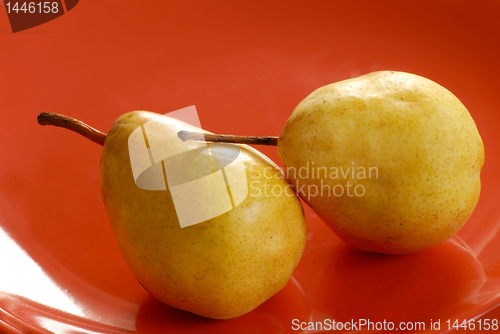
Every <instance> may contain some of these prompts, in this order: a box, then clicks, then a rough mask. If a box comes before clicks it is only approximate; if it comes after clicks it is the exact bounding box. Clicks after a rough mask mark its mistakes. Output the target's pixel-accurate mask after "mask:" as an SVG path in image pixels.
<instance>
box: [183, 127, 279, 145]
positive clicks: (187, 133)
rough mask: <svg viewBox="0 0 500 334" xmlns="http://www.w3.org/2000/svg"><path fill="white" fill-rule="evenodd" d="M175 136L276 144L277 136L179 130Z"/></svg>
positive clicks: (190, 138)
mask: <svg viewBox="0 0 500 334" xmlns="http://www.w3.org/2000/svg"><path fill="white" fill-rule="evenodd" d="M177 136H178V137H179V138H180V139H181V140H182V141H186V140H196V141H203V140H206V141H212V142H218V143H235V144H247V145H269V146H276V145H278V137H248V136H233V135H215V134H210V133H201V132H192V131H184V130H181V131H179V132H178V133H177Z"/></svg>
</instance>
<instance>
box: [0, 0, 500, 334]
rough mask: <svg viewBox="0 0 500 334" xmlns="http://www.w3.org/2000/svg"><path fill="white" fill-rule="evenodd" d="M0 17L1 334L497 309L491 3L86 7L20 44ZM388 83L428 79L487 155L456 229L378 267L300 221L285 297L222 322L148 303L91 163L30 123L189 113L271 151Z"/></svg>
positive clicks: (251, 327)
mask: <svg viewBox="0 0 500 334" xmlns="http://www.w3.org/2000/svg"><path fill="white" fill-rule="evenodd" d="M0 8H1V9H0V42H1V43H0V44H1V49H2V52H1V53H0V110H1V111H2V113H1V121H0V124H1V131H0V143H1V145H0V153H1V159H2V160H1V163H0V329H1V330H2V331H4V332H8V333H23V332H29V333H47V332H55V333H95V332H98V333H159V332H182V333H197V332H203V333H235V332H238V333H286V332H305V330H303V329H298V330H297V331H294V330H293V329H294V328H295V329H297V327H301V325H302V328H305V327H304V326H305V325H303V324H301V323H302V322H308V321H314V322H316V321H318V322H321V321H324V320H327V321H326V322H325V323H330V320H335V321H338V322H351V323H352V322H356V321H357V322H358V326H359V321H360V319H365V320H367V321H368V320H369V321H371V322H373V323H374V324H376V323H377V322H381V323H382V322H383V321H384V320H385V321H386V322H394V323H395V325H396V326H399V324H400V322H405V323H406V322H409V323H410V324H412V325H411V326H417V325H415V322H420V321H423V322H425V324H426V327H425V331H428V332H432V333H438V332H444V331H446V330H447V327H448V322H447V321H448V320H450V322H449V324H451V325H453V324H454V322H455V320H456V319H459V320H460V323H461V321H462V320H463V319H467V320H469V319H474V318H476V317H478V316H480V315H481V314H483V313H484V312H486V311H488V310H490V309H492V308H494V307H495V306H496V305H499V304H500V232H499V229H500V206H499V205H498V203H499V198H500V187H499V186H498V185H499V184H500V179H499V175H500V174H499V173H498V170H499V167H500V160H499V159H500V158H499V157H500V146H499V145H498V144H499V143H500V131H499V129H500V113H499V111H500V100H499V99H498V94H499V93H498V92H499V84H498V79H499V77H500V62H499V59H500V39H499V36H500V20H499V19H498V18H499V17H500V2H499V1H493V0H492V1H474V2H473V1H456V0H453V1H451V0H450V1H439V2H437V1H405V2H401V1H290V0H289V1H286V2H269V1H251V2H250V1H248V2H244V3H242V2H238V1H231V2H229V1H227V2H225V1H206V2H204V1H199V2H196V3H193V2H191V1H190V2H180V1H178V2H173V1H82V2H80V3H79V4H78V5H77V6H76V7H75V8H74V9H73V10H71V12H69V13H67V14H66V15H64V16H61V17H59V18H57V19H55V20H53V21H50V22H48V23H45V24H43V25H40V26H38V27H35V28H32V29H29V30H26V31H24V32H18V33H12V32H11V30H10V26H9V23H8V20H7V16H6V13H5V12H4V11H5V10H4V9H3V7H0ZM386 69H391V70H400V71H406V72H412V73H416V74H419V75H423V76H425V77H428V78H430V79H432V80H434V81H436V82H438V83H440V84H442V85H443V86H445V87H447V88H448V89H450V90H451V91H452V92H454V93H455V94H456V95H457V96H458V97H459V98H460V99H461V100H462V101H463V102H464V104H465V105H466V106H467V107H468V109H469V110H470V112H471V114H472V116H473V118H474V120H475V121H476V123H477V125H478V128H479V131H480V133H481V135H482V137H483V140H484V144H485V147H486V163H485V166H484V169H483V172H482V180H483V182H482V185H483V189H482V193H481V199H480V201H479V204H478V206H477V209H476V210H475V212H474V214H473V215H472V217H471V219H470V221H469V222H468V223H467V224H466V226H465V227H464V228H463V229H462V230H461V231H460V232H459V233H458V235H457V236H456V237H454V238H452V239H451V240H449V241H447V242H445V243H443V244H441V245H439V246H436V247H434V248H431V249H429V250H426V251H423V252H420V253H417V254H411V255H404V256H386V255H379V254H371V253H366V252H361V251H357V250H354V249H352V248H350V247H348V246H346V245H345V244H344V243H343V242H341V241H340V240H339V239H338V238H337V237H335V235H334V234H333V233H332V232H331V231H330V230H329V229H328V228H327V227H326V226H325V224H324V223H323V222H322V221H321V220H320V219H319V218H318V217H317V216H316V215H315V214H314V213H313V212H312V211H311V210H310V209H309V208H307V206H306V208H305V211H306V215H307V223H308V241H307V246H306V250H305V253H304V256H303V258H302V260H301V262H300V264H299V266H298V267H297V269H296V270H295V272H294V275H293V277H292V279H291V280H290V282H289V283H288V285H287V286H286V287H285V288H284V289H283V290H282V291H281V292H280V293H278V294H277V295H276V296H274V297H272V298H271V299H270V300H268V301H267V302H265V303H264V304H263V305H261V306H260V307H258V308H257V309H256V310H254V311H252V312H250V313H248V314H246V315H244V316H241V317H239V318H236V319H232V320H227V321H216V320H210V319H205V318H202V317H199V316H196V315H192V314H190V313H187V312H184V311H179V310H176V309H173V308H171V307H169V306H165V305H162V304H160V303H159V302H157V301H155V300H154V299H153V298H151V297H150V296H149V295H148V293H147V292H146V291H145V290H144V289H143V288H142V287H141V286H140V285H139V284H138V283H137V282H136V280H135V279H134V277H133V276H132V274H131V273H130V271H129V270H128V268H127V267H126V265H125V263H124V261H123V260H122V258H121V256H120V254H119V252H118V248H117V245H116V243H115V240H114V237H113V234H112V231H111V228H110V226H109V223H108V220H107V217H106V214H105V211H104V208H103V204H102V201H101V196H100V190H99V175H98V166H99V157H100V153H101V147H99V146H98V145H96V144H94V143H92V142H90V141H88V140H86V139H84V138H82V137H80V136H78V135H75V134H74V133H70V132H68V131H66V130H61V129H55V128H48V127H41V126H39V125H37V123H36V115H37V114H38V113H39V112H41V111H50V112H57V113H63V114H68V115H70V116H73V117H76V118H79V119H81V120H83V121H85V122H88V123H89V124H91V125H93V126H95V127H96V128H99V129H101V130H103V131H108V130H109V127H110V126H111V124H112V123H113V121H114V120H115V119H116V118H117V117H118V116H119V115H120V114H122V113H125V112H128V111H132V110H138V109H143V110H150V111H155V112H158V113H167V112H170V111H173V110H176V109H179V108H182V107H186V106H189V105H193V104H194V105H196V107H197V109H198V112H199V114H200V119H201V124H202V125H203V127H204V128H205V129H208V130H211V131H213V132H218V133H231V134H251V135H279V133H280V130H281V128H282V126H283V125H284V123H285V121H286V120H287V118H288V116H289V115H290V113H291V112H292V110H293V108H294V107H295V106H296V105H297V104H298V103H299V101H300V100H301V99H303V98H304V97H305V96H307V95H308V94H309V93H310V92H311V91H313V90H314V89H316V88H317V87H320V86H322V85H325V84H328V83H331V82H334V81H338V80H342V79H346V78H350V77H353V76H358V75H360V74H364V73H367V72H371V71H375V70H386ZM259 149H260V150H261V151H262V152H264V153H265V154H268V155H269V156H270V157H271V158H272V159H273V160H275V161H278V158H277V154H276V148H272V147H270V148H262V147H260V148H259ZM495 317H496V319H498V318H499V312H498V311H494V312H492V313H491V312H490V313H489V314H488V315H485V316H483V318H482V319H481V323H480V324H481V326H483V331H484V329H485V328H486V327H487V326H486V325H485V324H486V323H490V331H491V330H492V329H494V328H492V327H491V326H492V320H491V319H492V318H495ZM294 319H297V320H294ZM431 319H432V322H433V323H434V326H436V325H435V323H436V322H437V321H440V330H439V331H438V330H437V329H436V330H431V327H430V326H431V325H430V322H431ZM486 319H490V320H489V321H486ZM471 323H474V325H475V328H476V329H478V327H479V325H478V324H479V320H475V321H473V322H470V323H469V324H471ZM408 326H410V325H408ZM468 326H469V325H468ZM468 328H469V329H471V326H469V327H468ZM355 329H356V328H350V330H351V331H352V330H355ZM361 329H362V330H367V329H368V327H364V328H361ZM347 331H349V330H347Z"/></svg>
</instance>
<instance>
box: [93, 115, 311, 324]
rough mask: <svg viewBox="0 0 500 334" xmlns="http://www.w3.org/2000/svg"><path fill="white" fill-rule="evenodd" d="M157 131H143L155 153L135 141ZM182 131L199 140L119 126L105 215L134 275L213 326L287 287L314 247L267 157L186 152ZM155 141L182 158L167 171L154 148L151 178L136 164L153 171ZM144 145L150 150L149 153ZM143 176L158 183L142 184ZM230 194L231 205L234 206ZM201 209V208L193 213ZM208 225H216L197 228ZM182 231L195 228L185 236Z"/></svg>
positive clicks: (111, 139)
mask: <svg viewBox="0 0 500 334" xmlns="http://www.w3.org/2000/svg"><path fill="white" fill-rule="evenodd" d="M151 122H153V123H154V124H155V126H154V127H151V128H150V129H149V130H147V129H146V130H147V131H149V132H147V131H146V130H144V131H145V132H147V139H148V141H149V143H146V144H140V143H139V144H137V143H136V144H137V145H136V146H134V145H135V144H134V145H132V144H133V143H132V142H131V138H133V137H134V136H135V135H138V136H139V137H141V136H142V132H141V131H142V130H141V126H143V127H142V128H143V129H145V128H146V127H147V126H146V125H145V124H146V123H148V124H152V123H151ZM179 130H192V131H200V129H198V128H196V127H193V126H191V125H188V124H186V123H184V122H181V121H178V120H176V119H173V118H170V117H167V116H162V115H158V114H155V113H150V112H146V111H135V112H131V113H127V114H125V115H122V116H121V117H119V118H118V119H117V120H116V122H115V123H114V124H113V126H112V128H111V130H110V131H109V133H108V135H107V137H106V139H105V142H104V148H103V152H102V157H101V166H100V180H101V192H102V197H103V200H104V203H105V208H106V211H107V214H108V217H109V220H110V222H111V226H112V228H113V231H114V234H115V236H116V240H117V243H118V246H119V249H120V251H121V253H122V255H123V257H124V259H125V261H126V263H127V265H128V266H129V267H130V269H131V271H132V272H133V274H134V275H135V277H136V278H137V280H138V281H139V282H140V283H141V284H142V285H143V286H144V287H145V288H146V289H147V290H148V291H149V292H150V293H151V294H152V295H153V296H154V297H155V298H157V299H159V300H160V301H162V302H164V303H166V304H168V305H171V306H173V307H176V308H179V309H183V310H186V311H190V312H193V313H195V314H199V315H202V316H205V317H209V318H215V319H228V318H233V317H237V316H240V315H242V314H244V313H247V312H249V311H251V310H253V309H254V308H256V307H257V306H259V305H260V304H261V303H263V302H264V301H265V300H267V299H268V298H270V297H271V296H273V295H274V294H276V293H277V292H278V291H280V290H281V289H282V288H283V287H284V286H285V284H286V283H287V282H288V280H289V278H290V276H291V274H292V271H293V270H294V269H295V267H296V266H297V264H298V262H299V260H300V258H301V256H302V253H303V250H304V246H305V241H306V223H305V219H304V214H303V211H302V207H301V204H300V201H299V199H298V198H297V197H296V196H295V194H293V193H292V192H291V191H290V190H289V188H290V187H289V185H288V183H287V181H286V180H285V179H284V178H283V177H282V176H281V177H277V176H276V175H279V169H278V167H277V166H276V165H275V164H274V163H273V162H272V161H271V160H269V159H268V158H267V157H265V156H264V155H263V154H261V153H259V152H258V151H256V150H254V149H253V148H251V147H249V146H246V145H231V144H209V146H208V148H207V147H203V146H200V143H197V142H194V141H190V142H182V141H181V140H180V139H179V138H178V137H177V133H178V132H179ZM134 131H135V132H134ZM138 131H139V132H138ZM153 140H161V141H162V143H163V144H162V149H163V150H166V151H167V153H168V152H174V153H175V154H170V155H174V156H173V157H172V159H173V160H172V159H171V160H169V161H167V160H165V161H162V162H160V161H159V160H158V157H157V156H155V154H156V153H155V152H152V153H151V147H150V148H149V149H148V150H149V151H150V153H151V160H153V161H151V165H152V166H153V167H150V168H149V169H148V166H147V161H146V162H145V164H146V165H144V166H141V162H139V163H136V164H135V165H134V163H133V162H131V157H137V156H140V155H141V154H143V153H144V152H146V153H145V154H146V159H147V160H148V161H149V157H148V156H147V154H148V153H147V152H148V150H146V151H144V149H146V146H147V145H148V144H149V145H152V143H151V142H152V141H153ZM141 145H145V146H142V151H141V147H140V146H141ZM203 145H206V144H205V143H203ZM181 146H182V149H180V148H181ZM186 148H187V149H190V150H188V151H186ZM235 150H236V151H235ZM141 152H142V153H141ZM179 152H181V153H179ZM182 152H184V153H182ZM235 152H236V154H235ZM177 153H178V154H177ZM236 156H237V159H238V162H239V163H240V165H239V166H240V167H242V166H243V176H245V175H246V177H243V178H240V179H238V180H236V179H234V178H233V179H231V177H232V176H231V175H233V174H231V173H232V172H231V170H230V169H229V167H228V168H224V167H225V166H228V165H230V164H231V163H232V162H233V161H234V160H235V157H236ZM207 161H208V165H207ZM207 166H208V167H207ZM205 167H206V168H212V173H211V174H210V172H209V174H210V175H212V176H213V177H214V178H213V179H211V178H210V177H205V176H207V175H206V173H204V172H202V170H203V168H205ZM133 169H134V170H133ZM222 169H224V170H225V174H224V175H223V174H221V173H220V171H221V170H222ZM144 170H151V173H150V174H148V172H144V173H142V174H140V175H138V174H139V172H142V171H144ZM138 171H139V172H138ZM241 171H242V169H241V168H240V169H239V172H240V176H241ZM215 172H219V173H218V174H217V173H215ZM155 173H156V174H155ZM158 173H160V174H158ZM216 174H217V175H218V177H219V179H216V176H215V175H216ZM158 175H160V177H161V179H162V180H163V181H165V180H164V179H163V176H164V175H165V177H166V181H165V183H163V185H160V186H159V185H158V183H157V181H158V180H157V179H155V178H156V177H157V176H158ZM221 175H222V176H223V177H224V178H225V179H226V181H227V179H229V181H231V180H232V181H231V182H232V183H231V184H229V185H228V184H227V182H226V183H225V184H224V183H222V184H223V186H222V188H221V186H220V184H221V183H220V182H219V183H217V182H218V181H220V180H221V177H222V176H221ZM233 176H234V175H233ZM271 176H272V177H271ZM192 180H195V181H196V180H198V181H196V182H198V183H197V185H196V187H195V188H193V187H191V188H189V187H188V188H186V187H185V186H186V185H187V184H191V183H189V182H190V181H192ZM163 181H162V182H163ZM238 182H239V183H238ZM229 186H231V187H233V186H235V188H229ZM162 187H163V188H162ZM151 189H156V190H151ZM186 189H187V190H186ZM226 189H227V190H226ZM271 189H274V190H275V191H274V192H271ZM280 189H281V192H279V191H278V190H280ZM183 191H184V192H183ZM198 191H199V192H198ZM231 191H232V202H231V200H228V192H231ZM245 191H247V193H245ZM199 194H205V195H206V194H209V195H208V197H210V196H211V197H210V198H208V199H207V198H206V196H205V198H204V199H203V200H207V201H208V202H207V201H205V202H203V200H200V198H198V197H199ZM210 194H212V195H210ZM174 198H175V201H174V200H173V199H174ZM198 200H199V201H198ZM193 201H194V202H195V203H199V204H198V205H197V206H196V207H194V208H193V206H192V203H193ZM196 201H198V202H196ZM228 203H229V204H228ZM228 205H229V210H228V211H227V212H224V211H225V210H227V206H228ZM221 212H224V213H222V214H220V213H221ZM204 214H206V216H203V215H204ZM200 217H201V218H200ZM203 217H205V218H208V219H206V220H203V221H202V222H199V223H196V222H197V221H196V220H198V221H200V219H203ZM189 219H191V221H190V223H189ZM186 221H187V222H188V223H185V222H186ZM182 222H184V223H185V224H187V225H186V226H185V227H181V223H182ZM193 222H194V223H193Z"/></svg>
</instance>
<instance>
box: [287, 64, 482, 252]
mask: <svg viewBox="0 0 500 334" xmlns="http://www.w3.org/2000/svg"><path fill="white" fill-rule="evenodd" d="M278 154H279V157H280V159H281V160H282V162H283V164H284V165H285V174H286V176H287V177H288V178H289V180H290V183H291V184H292V185H293V186H294V187H295V188H296V191H297V193H298V194H299V195H300V196H301V197H302V199H304V200H305V201H306V202H307V204H308V205H310V206H311V208H312V209H313V210H314V211H315V212H316V213H317V214H318V215H319V216H320V217H321V218H322V219H323V220H324V221H325V222H326V223H327V224H328V225H329V226H330V227H331V228H332V229H333V231H334V232H335V233H336V234H337V235H338V236H339V237H340V238H341V239H343V240H344V241H345V242H347V243H349V244H351V245H353V246H354V247H357V248H359V249H363V250H368V251H374V252H381V253H391V254H402V253H410V252H416V251H419V250H422V249H425V248H428V247H431V246H434V245H436V244H439V243H441V242H443V241H444V240H447V239H448V238H450V237H451V236H453V235H454V234H455V233H456V232H457V231H458V230H459V229H460V228H461V227H462V226H463V225H464V224H465V223H466V221H467V220H468V218H469V217H470V215H471V214H472V212H473V210H474V208H475V206H476V204H477V202H478V199H479V193H480V188H481V183H480V171H481V168H482V166H483V162H484V146H483V142H482V140H481V137H480V135H479V132H478V130H477V128H476V125H475V123H474V121H473V119H472V117H471V116H470V114H469V112H468V111H467V109H466V108H465V107H464V105H463V104H462V103H461V102H460V101H459V99H458V98H457V97H455V96H454V95H453V94H452V93H451V92H450V91H448V90H447V89H445V88H443V87H442V86H440V85H438V84H437V83H435V82H433V81H431V80H429V79H426V78H423V77H421V76H417V75H413V74H409V73H403V72H392V71H381V72H374V73H370V74H367V75H363V76H360V77H358V78H354V79H349V80H345V81H341V82H337V83H334V84H331V85H327V86H324V87H321V88H319V89H317V90H315V91H314V92H313V93H311V94H310V95H309V96H307V97H306V98H305V99H304V100H303V101H302V102H300V103H299V105H298V106H297V107H296V108H295V110H294V111H293V113H292V115H291V116H290V118H289V120H288V121H287V123H286V125H285V127H284V129H283V131H282V133H281V135H280V137H279V141H278Z"/></svg>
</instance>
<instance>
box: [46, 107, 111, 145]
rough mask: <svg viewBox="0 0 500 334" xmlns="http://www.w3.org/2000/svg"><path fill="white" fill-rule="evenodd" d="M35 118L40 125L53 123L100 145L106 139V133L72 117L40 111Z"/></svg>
mask: <svg viewBox="0 0 500 334" xmlns="http://www.w3.org/2000/svg"><path fill="white" fill-rule="evenodd" d="M37 120H38V124H40V125H53V126H57V127H60V128H65V129H68V130H71V131H74V132H76V133H79V134H81V135H82V136H84V137H85V138H87V139H90V140H92V141H93V142H94V143H97V144H99V145H101V146H103V145H104V141H105V140H106V136H107V134H106V133H104V132H101V131H99V130H97V129H94V128H93V127H91V126H90V125H87V124H85V123H83V122H82V121H80V120H77V119H75V118H72V117H68V116H64V115H61V114H54V113H51V112H42V113H40V115H38V117H37Z"/></svg>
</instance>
